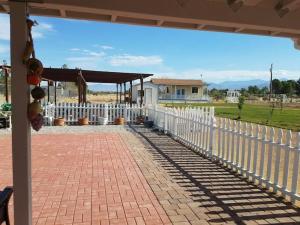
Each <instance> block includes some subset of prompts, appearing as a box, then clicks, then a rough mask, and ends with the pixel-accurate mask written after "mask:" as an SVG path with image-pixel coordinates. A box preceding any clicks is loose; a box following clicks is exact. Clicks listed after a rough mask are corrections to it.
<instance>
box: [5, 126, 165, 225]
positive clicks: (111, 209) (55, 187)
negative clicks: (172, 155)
mask: <svg viewBox="0 0 300 225" xmlns="http://www.w3.org/2000/svg"><path fill="white" fill-rule="evenodd" d="M79 129H80V128H79ZM0 141H1V142H0V149H1V150H0V158H1V161H0V187H1V189H2V188H3V187H4V186H5V185H7V184H9V185H11V183H12V182H11V153H10V138H9V137H8V136H6V137H0ZM32 143H33V151H32V168H33V179H32V183H33V188H32V189H33V190H32V191H33V221H34V224H37V225H44V224H47V225H50V224H66V225H67V224H74V225H75V224H78V225H79V224H81V225H85V224H87V225H88V224H93V225H94V224H95V225H96V224H97V225H100V224H101V225H104V224H105V225H106V224H110V225H113V224H120V225H121V224H130V225H135V224H138V225H139V224H149V225H150V224H153V225H158V224H170V220H169V219H168V217H167V216H166V213H165V211H164V210H163V209H162V207H161V206H160V204H159V202H158V200H157V198H156V197H155V195H154V194H153V192H152V190H151V188H150V187H149V185H148V183H147V181H146V180H145V178H144V176H143V174H142V173H141V171H140V170H139V168H138V166H137V164H136V163H135V161H134V159H133V157H132V156H131V154H130V151H129V149H128V147H127V146H126V145H125V144H124V142H123V140H122V139H121V137H120V134H118V133H117V132H113V133H103V132H100V133H99V132H97V133H96V132H94V133H89V134H63V133H60V134H42V135H33V140H32Z"/></svg>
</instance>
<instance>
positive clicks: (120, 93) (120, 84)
mask: <svg viewBox="0 0 300 225" xmlns="http://www.w3.org/2000/svg"><path fill="white" fill-rule="evenodd" d="M121 102H122V84H120V104H121Z"/></svg>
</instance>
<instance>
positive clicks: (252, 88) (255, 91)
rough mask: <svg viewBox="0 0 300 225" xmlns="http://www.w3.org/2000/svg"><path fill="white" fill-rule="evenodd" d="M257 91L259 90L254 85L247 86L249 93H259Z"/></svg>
mask: <svg viewBox="0 0 300 225" xmlns="http://www.w3.org/2000/svg"><path fill="white" fill-rule="evenodd" d="M259 91H260V90H259V88H258V87H257V86H256V85H254V86H249V87H248V92H249V94H250V95H257V94H259Z"/></svg>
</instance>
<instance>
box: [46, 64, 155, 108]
mask: <svg viewBox="0 0 300 225" xmlns="http://www.w3.org/2000/svg"><path fill="white" fill-rule="evenodd" d="M152 75H153V74H145V73H124V72H111V71H94V70H82V69H61V68H44V70H43V74H42V77H43V79H44V80H47V81H48V96H49V81H53V82H54V89H55V91H54V101H55V103H56V82H58V81H59V82H64V81H65V82H74V83H76V85H77V87H78V102H79V103H86V94H87V83H113V84H116V86H117V93H116V97H117V103H118V102H119V103H121V102H122V95H123V96H124V99H123V100H124V102H125V100H126V83H129V84H130V89H129V102H130V105H132V82H133V81H134V80H139V81H140V82H141V84H142V83H143V80H144V79H145V78H146V77H150V76H152ZM122 85H123V86H124V90H123V94H122ZM119 86H120V91H119ZM142 92H143V91H142ZM141 104H143V95H141Z"/></svg>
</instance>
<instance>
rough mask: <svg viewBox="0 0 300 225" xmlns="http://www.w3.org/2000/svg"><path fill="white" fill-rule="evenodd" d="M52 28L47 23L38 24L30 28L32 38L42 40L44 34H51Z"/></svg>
mask: <svg viewBox="0 0 300 225" xmlns="http://www.w3.org/2000/svg"><path fill="white" fill-rule="evenodd" d="M53 31H54V28H53V26H52V24H49V23H39V24H38V25H37V26H34V27H33V28H32V36H33V38H44V37H45V34H47V33H49V32H53Z"/></svg>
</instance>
